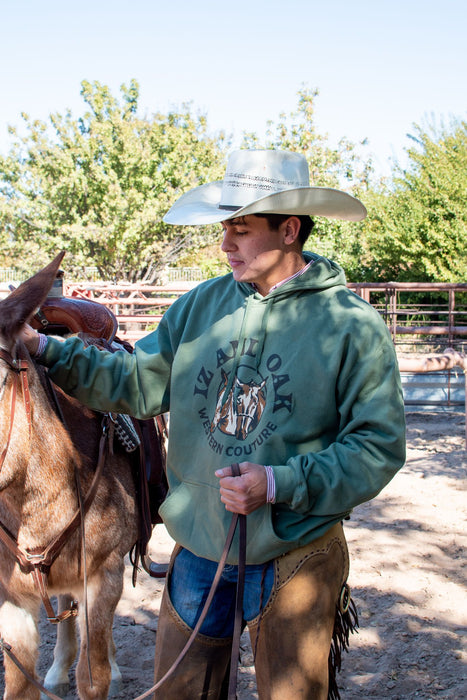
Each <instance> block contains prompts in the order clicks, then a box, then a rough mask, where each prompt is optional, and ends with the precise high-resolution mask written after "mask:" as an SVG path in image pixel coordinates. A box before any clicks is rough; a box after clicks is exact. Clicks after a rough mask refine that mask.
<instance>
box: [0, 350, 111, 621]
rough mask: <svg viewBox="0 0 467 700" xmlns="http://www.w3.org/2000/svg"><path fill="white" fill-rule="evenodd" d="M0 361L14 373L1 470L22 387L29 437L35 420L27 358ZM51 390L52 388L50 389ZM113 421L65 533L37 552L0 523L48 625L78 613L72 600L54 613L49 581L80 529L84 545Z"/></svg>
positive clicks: (0, 533) (2, 354)
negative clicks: (87, 517) (31, 581)
mask: <svg viewBox="0 0 467 700" xmlns="http://www.w3.org/2000/svg"><path fill="white" fill-rule="evenodd" d="M0 359H1V360H3V361H4V362H5V363H6V364H7V365H8V367H9V368H10V369H11V370H12V372H13V373H14V377H13V385H12V387H11V402H10V403H11V410H10V425H9V427H8V435H7V440H6V444H5V447H4V448H3V451H2V454H1V456H0V469H1V468H2V466H3V464H4V462H5V457H6V455H7V453H8V448H9V446H10V442H11V435H12V432H13V424H14V420H15V409H16V402H17V401H16V400H17V396H18V390H19V387H21V390H22V392H23V399H24V406H25V411H26V416H27V422H28V427H29V436H30V437H31V432H32V420H31V398H30V392H29V382H28V373H27V370H28V368H29V361H28V360H27V359H25V358H24V357H20V358H15V357H13V356H12V355H11V353H9V352H8V351H6V350H4V349H1V348H0ZM51 391H53V389H52V388H51ZM109 421H110V418H109V416H108V414H106V415H105V416H104V418H103V421H102V434H101V439H100V442H99V456H98V460H97V466H96V470H95V472H94V476H93V479H92V482H91V485H90V487H89V490H88V492H87V494H86V496H85V497H84V498H83V497H82V496H81V492H80V489H79V483H78V482H77V490H78V508H77V509H76V511H75V512H74V514H73V516H72V517H71V519H70V520H69V522H68V524H67V525H66V526H65V527H64V528H63V530H62V531H61V532H60V533H58V534H57V535H56V536H55V537H54V538H53V540H52V541H51V542H50V543H49V544H48V545H47V546H46V547H43V548H37V549H36V550H34V551H29V550H27V549H24V548H23V547H21V546H20V545H19V544H18V542H17V538H16V537H15V536H14V535H13V534H12V533H11V532H10V531H9V530H8V528H7V527H5V525H4V524H3V523H2V522H1V521H0V540H1V541H2V542H3V544H4V545H5V546H6V547H7V548H8V549H9V550H10V552H11V553H12V554H13V556H14V557H15V559H16V561H17V562H18V564H19V565H20V567H21V569H22V571H23V572H24V573H31V574H32V576H33V579H34V582H35V585H36V588H37V589H38V591H39V594H40V596H41V599H42V602H43V604H44V607H45V609H46V612H47V619H48V620H49V622H53V623H57V622H61V621H62V620H65V619H67V618H68V617H70V616H74V615H76V613H77V610H76V604H75V602H74V601H73V603H72V605H71V607H70V609H67V610H64V611H63V612H61V613H60V614H55V612H54V610H53V607H52V604H51V602H50V599H49V596H48V593H47V578H48V574H49V570H50V568H51V566H52V564H53V563H54V561H55V559H56V558H57V557H58V555H59V554H60V552H61V551H62V549H63V547H64V546H65V544H66V543H67V541H68V540H69V538H70V537H71V535H72V534H73V533H74V532H75V531H76V530H77V529H78V528H79V527H81V537H82V540H83V543H84V517H85V515H86V513H87V511H88V510H89V508H90V506H91V504H92V502H93V500H94V496H95V495H96V492H97V488H98V484H99V480H100V477H101V475H102V471H103V468H104V463H105V457H106V452H107V451H108V450H109V449H110V448H109V439H110V430H109ZM75 479H77V474H76V472H75Z"/></svg>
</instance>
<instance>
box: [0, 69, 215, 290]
mask: <svg viewBox="0 0 467 700" xmlns="http://www.w3.org/2000/svg"><path fill="white" fill-rule="evenodd" d="M81 95H82V97H83V99H84V102H85V103H86V105H87V111H86V112H85V114H84V115H83V116H82V117H81V118H79V119H75V118H73V116H72V115H71V113H69V112H67V113H66V114H65V116H62V115H60V114H55V115H51V116H50V118H49V122H47V123H45V122H41V121H37V120H31V119H30V118H29V117H28V115H22V116H23V120H24V124H25V127H26V136H23V137H21V138H20V137H19V136H18V133H17V131H16V130H15V129H11V133H12V135H13V137H14V143H13V146H12V148H11V150H10V152H9V154H8V155H7V156H6V157H0V243H1V253H0V265H11V264H14V265H15V266H16V267H17V268H18V269H19V270H21V269H23V270H25V271H27V272H30V271H31V270H34V269H37V268H38V267H40V266H41V265H42V264H44V263H46V262H48V261H49V260H50V258H51V257H52V256H53V255H55V254H56V253H57V252H58V251H59V250H66V251H67V253H68V254H67V256H66V258H65V267H66V269H67V270H70V271H72V272H75V273H76V272H80V271H82V270H83V269H84V268H85V267H86V266H96V267H97V268H98V271H99V274H100V276H101V278H102V279H105V280H113V281H121V280H127V281H131V282H133V281H137V280H144V281H153V280H154V279H155V277H156V274H157V272H158V270H160V268H161V267H163V266H164V265H165V264H167V263H169V262H173V261H175V260H176V259H177V258H178V256H179V255H180V254H181V253H184V252H185V251H186V250H187V249H190V248H194V247H199V246H201V247H202V246H203V245H205V244H208V243H210V242H211V236H212V235H213V231H212V230H210V229H207V230H206V229H203V231H200V230H199V229H196V228H187V227H185V228H183V229H181V230H178V229H177V228H175V227H173V226H167V225H165V224H163V223H162V217H163V215H164V214H165V213H166V211H167V210H168V209H169V207H170V205H171V204H172V203H173V202H174V201H175V199H176V198H177V197H178V196H180V194H181V193H182V192H184V191H186V190H187V189H189V188H190V187H194V186H196V185H199V184H202V183H203V182H206V181H207V180H216V179H220V178H221V177H222V173H223V171H224V163H225V158H224V155H223V153H222V142H223V138H224V137H223V135H222V134H221V135H219V136H218V137H217V139H216V138H212V137H209V136H208V134H207V125H206V119H205V118H204V117H194V116H193V115H192V114H191V113H190V109H189V107H188V106H187V105H184V106H183V111H182V112H180V113H169V114H168V115H162V114H155V115H154V116H152V117H151V118H150V119H145V118H141V117H139V116H138V115H137V109H138V97H139V87H138V84H137V83H136V82H135V81H132V82H131V84H130V86H129V87H126V86H124V85H123V86H122V87H121V99H120V100H117V99H115V98H114V97H113V96H112V95H111V93H110V91H109V89H108V88H107V87H106V86H103V85H101V84H99V83H97V82H94V83H92V84H91V83H88V82H86V81H84V82H83V83H82V89H81ZM216 234H217V232H216Z"/></svg>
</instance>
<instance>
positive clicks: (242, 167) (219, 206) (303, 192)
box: [164, 150, 367, 225]
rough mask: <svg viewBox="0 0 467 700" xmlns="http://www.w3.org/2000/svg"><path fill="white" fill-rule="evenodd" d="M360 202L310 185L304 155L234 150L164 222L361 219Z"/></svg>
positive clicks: (362, 208)
mask: <svg viewBox="0 0 467 700" xmlns="http://www.w3.org/2000/svg"><path fill="white" fill-rule="evenodd" d="M366 213H367V212H366V209H365V207H364V206H363V204H362V203H361V202H360V201H359V200H358V199H356V198H355V197H352V196H351V195H350V194H347V193H346V192H342V191H341V190H336V189H333V188H331V187H310V178H309V173H308V163H307V161H306V158H305V156H303V155H301V154H300V153H294V152H291V151H272V150H264V151H248V150H241V151H234V152H233V153H232V154H231V155H230V156H229V160H228V163H227V169H226V173H225V176H224V179H223V180H219V181H218V182H210V183H208V184H207V185H201V186H200V187H195V188H194V189H192V190H189V191H188V192H186V193H185V194H183V195H182V196H181V197H180V198H179V199H178V200H177V201H176V202H175V204H174V205H173V206H172V207H171V209H169V211H168V212H167V214H166V215H165V216H164V221H165V222H166V223H167V224H182V225H184V224H188V225H201V224H214V223H217V222H219V221H226V220H228V219H234V218H236V217H238V216H246V215H247V214H290V215H296V216H300V215H305V214H309V215H310V216H325V217H327V218H328V219H344V220H347V221H360V220H361V219H364V218H365V216H366Z"/></svg>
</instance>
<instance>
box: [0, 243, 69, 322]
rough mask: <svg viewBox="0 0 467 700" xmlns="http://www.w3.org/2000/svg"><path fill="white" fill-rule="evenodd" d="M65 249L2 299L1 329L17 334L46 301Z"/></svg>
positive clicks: (0, 309)
mask: <svg viewBox="0 0 467 700" xmlns="http://www.w3.org/2000/svg"><path fill="white" fill-rule="evenodd" d="M64 255H65V251H62V252H61V253H59V254H58V255H57V256H56V257H55V258H54V259H53V260H52V262H50V263H49V264H48V265H47V266H46V267H44V268H43V269H42V270H40V271H39V272H37V273H36V274H35V275H33V277H30V278H29V279H28V280H26V282H23V283H22V284H20V285H19V287H17V288H16V289H14V290H13V291H12V292H11V294H10V295H9V296H7V298H6V299H3V301H0V331H1V332H2V334H4V335H12V334H16V333H17V332H18V331H19V329H20V328H21V326H22V325H23V324H24V323H26V322H27V321H29V319H30V318H31V316H32V315H33V314H34V313H35V312H36V310H37V308H38V307H39V306H41V304H42V303H43V302H44V301H45V299H46V297H47V294H48V293H49V290H50V288H51V287H52V285H53V283H54V280H55V277H56V275H57V272H58V270H59V267H60V263H61V262H62V260H63V257H64Z"/></svg>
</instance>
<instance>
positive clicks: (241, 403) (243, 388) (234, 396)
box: [211, 370, 266, 440]
mask: <svg viewBox="0 0 467 700" xmlns="http://www.w3.org/2000/svg"><path fill="white" fill-rule="evenodd" d="M221 372H222V379H221V382H220V384H219V388H218V390H217V403H216V411H215V413H214V418H213V420H212V422H211V433H213V432H214V431H215V430H216V428H219V430H220V431H221V432H222V433H225V435H234V436H235V437H236V438H237V440H245V439H246V438H247V437H248V435H249V434H250V433H251V431H252V430H254V429H255V428H256V426H257V425H258V423H259V422H260V420H261V416H262V415H263V411H264V407H265V405H266V379H263V381H262V382H261V383H259V384H258V383H257V382H255V381H253V380H250V381H248V382H242V381H240V379H239V378H238V376H236V377H235V378H234V383H233V385H232V388H231V389H230V391H229V394H228V396H227V397H226V399H225V400H224V394H225V390H226V388H227V384H228V379H229V375H228V374H227V372H225V371H224V370H221Z"/></svg>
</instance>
